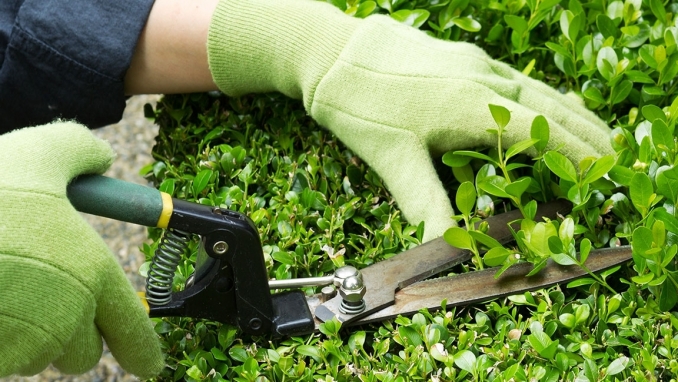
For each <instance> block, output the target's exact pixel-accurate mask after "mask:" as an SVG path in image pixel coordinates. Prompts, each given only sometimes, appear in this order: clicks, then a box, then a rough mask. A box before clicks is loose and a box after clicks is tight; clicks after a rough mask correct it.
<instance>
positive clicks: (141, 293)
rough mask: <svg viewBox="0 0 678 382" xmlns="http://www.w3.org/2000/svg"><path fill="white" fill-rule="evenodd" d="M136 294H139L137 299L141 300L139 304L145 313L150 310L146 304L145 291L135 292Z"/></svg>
mask: <svg viewBox="0 0 678 382" xmlns="http://www.w3.org/2000/svg"><path fill="white" fill-rule="evenodd" d="M137 296H139V300H141V304H142V305H143V306H144V309H145V310H146V314H148V313H149V312H150V311H151V307H150V306H148V301H147V300H146V293H144V292H137Z"/></svg>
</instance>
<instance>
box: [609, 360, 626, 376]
mask: <svg viewBox="0 0 678 382" xmlns="http://www.w3.org/2000/svg"><path fill="white" fill-rule="evenodd" d="M628 363H629V358H628V357H626V356H621V357H619V358H617V359H615V360H614V361H612V362H610V365H609V366H608V367H607V370H606V371H605V375H606V376H607V375H616V374H619V373H621V372H622V371H624V369H626V365H628Z"/></svg>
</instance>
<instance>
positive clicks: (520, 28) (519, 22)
mask: <svg viewBox="0 0 678 382" xmlns="http://www.w3.org/2000/svg"><path fill="white" fill-rule="evenodd" d="M504 21H506V25H508V26H509V28H511V29H513V30H514V31H516V33H518V34H523V32H526V31H527V21H525V19H524V18H522V17H520V16H515V15H504Z"/></svg>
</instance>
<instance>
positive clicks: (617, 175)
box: [608, 165, 635, 186]
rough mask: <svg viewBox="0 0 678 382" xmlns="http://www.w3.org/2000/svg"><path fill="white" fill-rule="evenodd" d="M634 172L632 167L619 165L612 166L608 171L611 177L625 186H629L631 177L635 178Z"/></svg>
mask: <svg viewBox="0 0 678 382" xmlns="http://www.w3.org/2000/svg"><path fill="white" fill-rule="evenodd" d="M634 174H635V172H633V170H631V169H630V168H628V167H624V166H619V165H614V166H612V168H611V169H610V171H609V172H608V175H609V177H610V179H612V180H613V181H615V182H617V183H619V184H621V185H623V186H628V185H629V184H631V179H632V178H633V175H634Z"/></svg>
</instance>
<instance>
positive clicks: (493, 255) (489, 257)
mask: <svg viewBox="0 0 678 382" xmlns="http://www.w3.org/2000/svg"><path fill="white" fill-rule="evenodd" d="M510 254H511V252H510V251H509V250H508V249H506V248H504V247H494V248H492V249H490V250H489V251H487V253H485V256H483V261H484V262H485V264H487V265H488V266H490V267H496V266H499V265H502V264H503V263H504V261H506V259H507V258H508V257H509V255H510Z"/></svg>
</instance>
